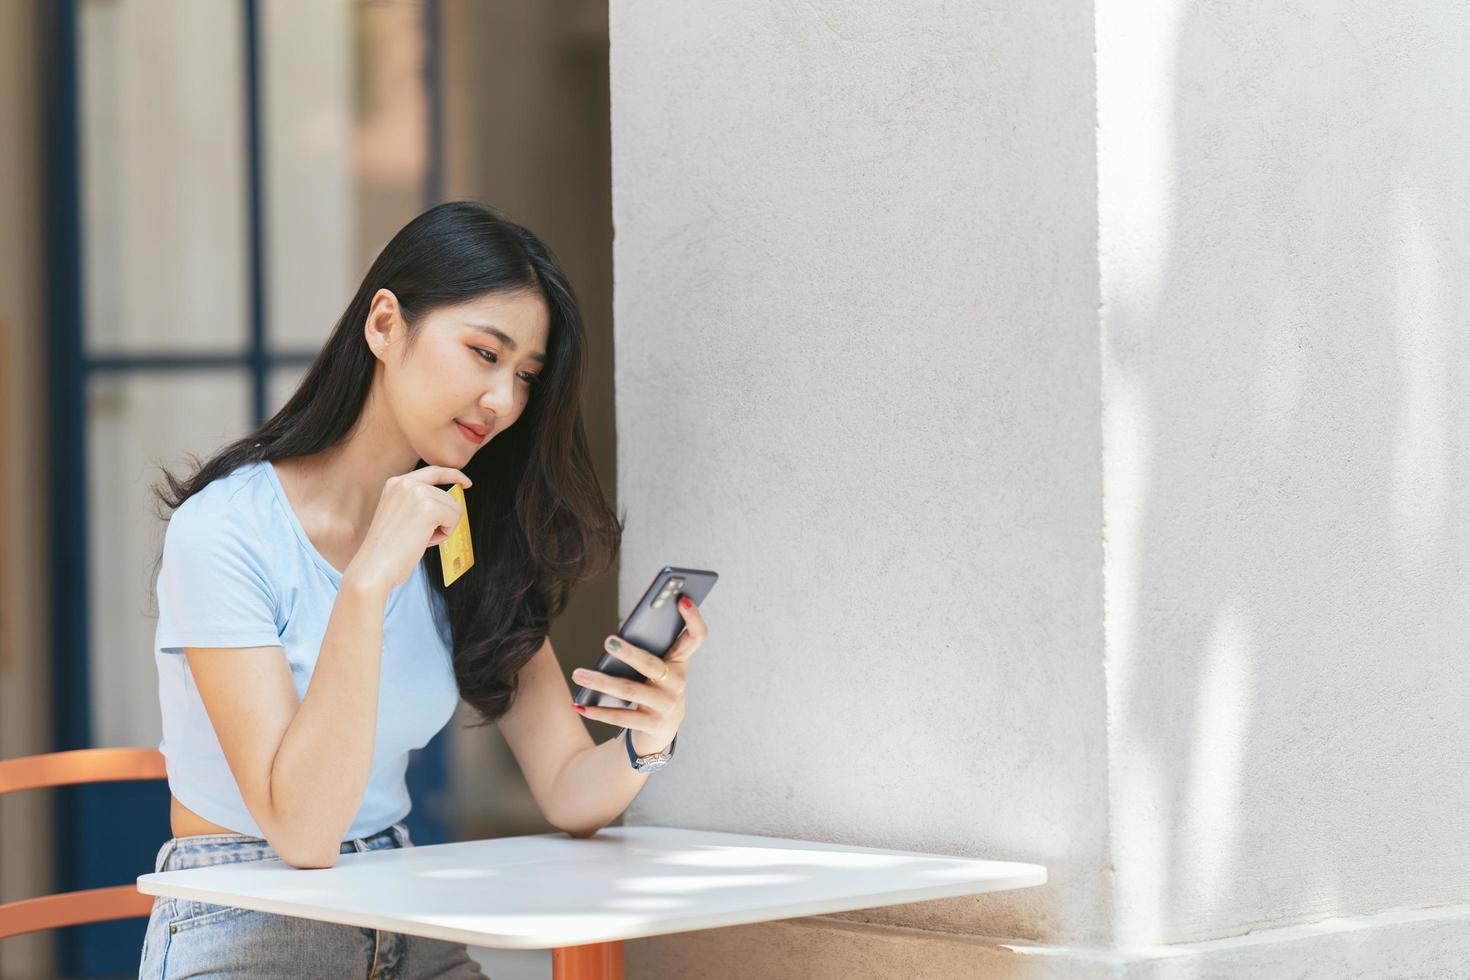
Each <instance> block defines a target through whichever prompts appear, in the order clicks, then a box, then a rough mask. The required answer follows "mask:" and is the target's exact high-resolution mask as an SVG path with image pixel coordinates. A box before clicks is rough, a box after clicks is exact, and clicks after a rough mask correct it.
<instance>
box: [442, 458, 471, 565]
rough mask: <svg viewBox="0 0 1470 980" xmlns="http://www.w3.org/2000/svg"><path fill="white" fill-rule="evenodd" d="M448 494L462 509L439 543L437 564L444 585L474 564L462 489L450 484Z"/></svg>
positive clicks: (468, 520) (467, 511)
mask: <svg viewBox="0 0 1470 980" xmlns="http://www.w3.org/2000/svg"><path fill="white" fill-rule="evenodd" d="M449 493H450V496H452V497H454V499H455V500H457V501H459V506H460V507H463V508H464V509H463V510H462V511H461V512H460V515H459V523H458V524H456V525H455V526H454V530H453V531H451V532H450V533H449V537H447V538H445V539H444V540H443V541H440V542H439V564H440V566H442V567H443V569H444V584H445V585H450V584H452V583H453V582H454V580H455V579H457V578H459V577H460V576H461V575H463V574H464V573H465V572H467V571H469V568H470V566H471V565H473V564H474V563H475V553H474V552H473V551H472V550H470V511H469V508H468V507H465V502H464V488H463V487H461V486H460V485H459V484H458V483H454V484H450V487H449Z"/></svg>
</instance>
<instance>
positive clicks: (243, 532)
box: [155, 491, 281, 653]
mask: <svg viewBox="0 0 1470 980" xmlns="http://www.w3.org/2000/svg"><path fill="white" fill-rule="evenodd" d="M202 492H203V491H201V493H202ZM212 503H213V501H209V500H201V499H197V495H196V497H191V498H190V499H188V500H186V501H184V503H183V504H182V505H180V506H179V507H178V508H177V509H176V510H175V511H174V513H173V515H172V516H171V517H170V518H169V521H168V525H167V527H166V528H165V530H164V536H163V561H162V564H161V565H160V566H159V569H158V631H157V634H156V637H155V643H156V645H157V646H158V648H159V649H160V650H161V651H163V652H164V653H183V652H184V647H254V646H272V645H276V644H279V643H280V642H281V635H280V630H279V629H278V628H277V626H276V609H277V602H276V596H275V591H274V589H273V588H272V586H271V578H270V574H269V563H268V562H267V560H266V555H265V554H264V552H263V550H262V547H261V542H260V541H259V536H258V535H257V534H256V533H255V532H254V530H253V529H252V528H251V527H250V526H249V524H248V522H246V521H244V520H242V519H241V517H240V516H239V515H237V514H235V513H232V512H229V511H228V510H221V509H219V508H216V507H213V506H206V505H210V504H212Z"/></svg>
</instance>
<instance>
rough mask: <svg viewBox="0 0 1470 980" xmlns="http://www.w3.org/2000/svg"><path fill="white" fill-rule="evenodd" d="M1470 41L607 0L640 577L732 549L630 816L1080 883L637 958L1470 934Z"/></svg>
mask: <svg viewBox="0 0 1470 980" xmlns="http://www.w3.org/2000/svg"><path fill="white" fill-rule="evenodd" d="M1094 18H1095V19H1094ZM1467 28H1470V13H1466V12H1465V11H1464V10H1463V9H1462V8H1461V7H1459V6H1456V5H1452V4H1450V3H1448V2H1436V3H1418V4H1409V5H1390V6H1388V7H1384V6H1381V5H1380V6H1377V7H1375V6H1371V5H1364V4H1352V5H1349V4H1346V3H1341V2H1331V0H1329V2H1326V3H1322V2H1315V0H1314V2H1313V3H1310V4H1309V3H1307V2H1305V0H1296V2H1293V3H1290V4H1285V5H1280V4H1278V5H1274V6H1268V7H1252V8H1250V9H1245V8H1241V7H1231V6H1228V5H1227V6H1223V7H1222V6H1219V5H1215V6H1207V5H1191V4H1187V3H1185V2H1183V0H1170V2H1162V0H1154V2H1144V3H1132V2H1127V3H1125V2H1122V0H1101V2H1099V3H1097V4H1096V5H1094V4H1091V3H1080V2H1074V3H1068V2H1061V0H1052V2H1046V3H1040V4H1034V5H1015V4H1000V3H996V2H993V0H992V2H988V3H981V4H965V5H960V4H953V3H942V2H937V0H936V2H927V3H912V4H903V5H894V4H887V3H882V2H879V0H861V2H851V0H849V2H845V3H841V4H838V3H831V2H814V3H806V4H799V5H784V4H715V3H712V2H705V3H690V2H682V3H676V2H658V3H654V2H639V3H632V2H627V0H622V2H615V3H613V5H612V17H611V38H612V59H611V62H612V79H611V82H612V120H613V179H614V221H615V229H616V239H615V277H616V285H615V303H614V308H615V317H616V339H617V347H618V350H617V397H618V433H619V486H620V500H621V502H622V503H623V504H624V505H625V506H626V507H627V508H628V512H629V517H630V520H629V527H628V535H627V538H626V550H625V554H624V561H623V566H622V567H623V572H622V576H623V578H622V593H623V599H624V601H623V603H622V605H624V606H627V605H629V604H631V602H632V600H633V599H634V598H636V596H637V594H638V593H639V592H640V591H641V589H642V588H643V586H644V585H645V583H646V581H647V579H648V577H649V576H650V575H651V574H652V572H653V571H654V570H655V569H656V568H658V567H659V566H661V565H662V564H665V563H680V564H691V565H701V566H707V567H712V568H715V569H717V570H718V571H720V572H721V574H722V579H721V582H720V585H719V586H718V587H717V589H716V591H715V593H714V594H713V596H712V597H711V600H710V602H709V603H708V605H707V607H706V610H707V614H708V616H709V619H710V621H711V624H712V626H713V629H714V631H715V632H714V636H713V637H712V639H711V640H710V642H709V643H708V644H707V645H706V646H705V648H704V649H703V650H701V651H700V654H699V655H698V656H697V657H696V662H695V667H694V671H693V674H692V678H691V684H692V686H691V690H690V706H689V717H688V721H687V722H686V725H685V729H684V733H683V735H682V736H681V741H680V746H679V748H680V753H679V757H678V761H677V763H676V765H674V766H672V767H670V769H668V770H666V771H665V772H664V773H661V774H660V775H659V776H658V777H656V778H655V779H653V780H651V781H650V783H649V785H648V787H647V788H646V789H645V790H644V791H643V793H642V794H641V795H640V796H639V798H638V799H637V801H635V803H634V805H633V807H632V808H631V809H630V811H629V813H628V818H627V819H628V820H629V822H635V823H670V824H680V825H686V826H694V827H707V828H713V829H726V830H739V831H747V832H756V833H770V834H781V835H791V836H805V837H811V838H816V839H828V840H839V841H844V842H852V843H864V844H874V845H881V846H892V847H913V848H918V849H933V850H939V851H949V852H952V853H956V854H967V855H983V856H988V857H996V858H1005V859H1015V860H1029V861H1036V862H1039V863H1042V864H1045V865H1047V866H1048V867H1049V869H1050V870H1051V882H1050V883H1049V884H1048V885H1047V886H1046V887H1044V888H1038V889H1032V890H1027V891H1021V892H1017V893H1014V894H1011V895H1005V896H993V897H990V898H985V899H973V900H953V901H946V902H928V903H921V904H917V905H910V906H903V907H896V908H887V909H880V910H869V911H866V912H863V913H853V914H848V915H844V916H841V917H819V918H814V919H808V920H801V921H800V923H797V924H782V925H774V924H773V925H765V926H753V927H740V928H737V929H724V930H712V931H709V932H707V933H701V934H696V935H693V936H688V937H682V938H677V939H673V938H670V939H655V940H640V941H638V942H635V943H631V944H629V961H630V970H632V971H634V972H636V973H637V974H638V975H641V976H651V977H653V976H679V977H682V978H697V977H710V978H728V977H747V976H748V977H757V976H760V977H768V976H777V975H780V976H792V977H798V976H799V977H825V976H832V977H837V976H842V977H851V976H875V977H877V976H894V975H903V976H912V977H920V976H925V977H939V976H944V977H949V976H985V977H992V976H994V977H1027V978H1032V977H1053V976H1054V977H1059V978H1060V977H1068V978H1076V977H1094V976H1095V977H1100V978H1101V977H1109V978H1112V977H1124V976H1127V977H1131V978H1143V977H1148V978H1160V980H1163V978H1179V977H1237V976H1238V977H1271V976H1304V977H1305V976H1310V977H1313V978H1317V977H1321V978H1323V980H1326V978H1328V977H1338V976H1345V975H1351V973H1361V974H1362V975H1365V976H1367V975H1371V976H1375V977H1380V976H1381V977H1413V976H1425V977H1427V976H1431V975H1433V976H1440V975H1444V976H1449V975H1454V972H1453V971H1454V969H1455V968H1456V967H1455V964H1460V965H1463V963H1464V961H1465V956H1466V953H1467V950H1470V928H1467V923H1470V915H1467V914H1466V907H1456V906H1455V904H1454V903H1465V902H1467V901H1470V887H1467V885H1470V835H1467V834H1465V833H1464V830H1463V827H1464V817H1463V814H1464V813H1465V812H1466V810H1467V808H1470V807H1467V804H1470V778H1467V777H1470V772H1467V764H1466V762H1465V760H1466V758H1467V749H1470V729H1467V724H1466V722H1465V720H1464V719H1465V716H1464V712H1463V711H1461V710H1458V708H1459V705H1460V704H1461V703H1462V702H1463V691H1464V680H1463V678H1464V676H1465V669H1466V667H1467V666H1470V662H1467V655H1466V651H1465V644H1464V641H1463V637H1464V636H1465V633H1466V627H1467V625H1470V624H1467V622H1466V619H1467V609H1470V603H1467V602H1466V600H1467V598H1470V596H1467V584H1466V583H1467V576H1466V573H1465V569H1466V565H1467V562H1466V555H1467V552H1470V547H1467V545H1470V521H1467V520H1466V513H1465V510H1466V504H1465V501H1464V499H1463V498H1464V495H1463V494H1457V493H1456V492H1455V491H1456V488H1457V487H1461V486H1464V485H1465V484H1466V480H1465V477H1466V475H1467V474H1466V469H1467V463H1470V455H1467V451H1466V446H1465V441H1464V437H1463V436H1462V435H1461V433H1463V432H1465V431H1467V430H1470V427H1467V425H1466V422H1467V421H1470V418H1467V415H1470V398H1467V392H1470V385H1467V378H1466V374H1467V371H1470V360H1467V358H1466V353H1467V351H1466V346H1467V343H1470V333H1467V332H1466V331H1465V330H1464V329H1463V325H1464V321H1465V313H1466V287H1465V286H1464V285H1463V284H1462V281H1461V280H1462V279H1463V277H1462V276H1459V275H1458V274H1457V273H1458V271H1459V269H1460V267H1461V266H1462V264H1463V261H1462V260H1463V259H1464V257H1465V255H1464V253H1465V250H1466V242H1467V241H1470V236H1467V234H1466V232H1467V230H1470V229H1467V228H1466V217H1467V207H1470V205H1467V200H1470V199H1467V198H1466V197H1465V195H1464V194H1463V193H1460V192H1459V190H1460V188H1461V187H1462V186H1463V185H1464V184H1465V181H1464V180H1463V178H1464V177H1465V176H1467V175H1466V173H1465V171H1466V169H1467V167H1470V143H1467V141H1466V140H1465V138H1464V137H1465V135H1466V127H1467V126H1470V117H1467V116H1466V115H1465V113H1464V112H1463V111H1462V109H1461V107H1460V105H1459V103H1460V102H1461V101H1462V98H1463V92H1465V91H1466V90H1467V86H1466V84H1465V82H1466V81H1467V79H1466V77H1465V75H1466V72H1467V71H1470V67H1467V66H1470V62H1467V61H1466V59H1465V58H1464V57H1463V53H1464V51H1465V50H1467V46H1466V43H1465V42H1466V41H1467V39H1470V38H1467V35H1470V30H1467ZM1094 44H1096V58H1095V61H1094ZM1094 78H1095V79H1096V81H1097V84H1096V88H1094ZM1457 327H1459V328H1460V329H1456V328H1457ZM1428 906H1437V907H1438V908H1436V909H1434V910H1433V911H1423V912H1405V911H1401V910H1404V909H1416V908H1422V907H1428ZM839 919H841V920H847V921H838V920H839ZM899 927H914V928H917V929H922V930H927V931H926V932H920V933H913V932H909V931H906V929H904V928H899ZM1247 933H1249V935H1245V934H1247ZM942 934H949V935H947V936H946V935H942ZM987 937H989V938H987ZM1344 971H1346V972H1344Z"/></svg>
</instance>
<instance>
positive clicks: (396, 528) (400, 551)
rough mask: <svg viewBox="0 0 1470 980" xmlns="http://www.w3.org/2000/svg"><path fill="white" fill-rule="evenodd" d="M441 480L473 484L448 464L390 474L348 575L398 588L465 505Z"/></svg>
mask: <svg viewBox="0 0 1470 980" xmlns="http://www.w3.org/2000/svg"><path fill="white" fill-rule="evenodd" d="M436 483H458V484H459V485H460V486H462V487H468V486H469V485H470V478H469V477H467V476H465V475H464V473H463V472H461V471H460V470H456V469H453V468H451V467H448V466H423V467H420V468H419V469H416V470H410V471H409V472H407V473H402V474H400V475H398V476H392V477H389V478H388V482H387V483H386V484H384V486H383V495H382V496H381V497H379V498H378V509H377V510H376V511H375V512H374V513H373V520H372V523H371V524H369V525H368V531H367V535H366V536H365V537H364V538H363V541H362V544H361V545H359V546H358V549H357V554H355V555H353V556H352V561H351V562H349V563H348V565H347V569H346V571H344V572H343V573H342V577H343V579H344V581H345V580H346V579H347V578H348V577H349V576H350V577H351V578H352V580H353V581H355V582H359V583H366V584H369V585H372V584H376V585H378V586H379V587H381V588H384V589H388V590H392V589H394V588H396V587H398V586H399V585H401V584H403V583H404V582H406V581H408V577H409V576H410V575H412V574H413V569H414V566H415V565H417V564H418V563H419V561H420V560H421V559H422V558H423V557H424V552H425V551H426V550H428V549H429V548H432V547H433V546H434V545H436V544H438V543H439V542H441V541H443V540H444V539H445V538H447V537H449V535H450V533H451V532H453V530H454V528H455V526H456V525H457V524H458V523H459V518H460V514H461V513H463V508H461V507H460V506H459V503H458V502H457V501H456V500H455V499H454V498H453V497H452V496H450V494H449V491H448V490H440V489H439V488H438V487H437V486H435V484H436Z"/></svg>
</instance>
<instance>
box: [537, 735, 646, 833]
mask: <svg viewBox="0 0 1470 980" xmlns="http://www.w3.org/2000/svg"><path fill="white" fill-rule="evenodd" d="M625 737H626V736H624V735H623V733H622V732H621V731H620V732H618V734H617V735H615V736H613V737H612V738H610V739H608V740H607V741H606V742H603V743H602V744H600V745H594V746H593V747H592V748H590V749H583V750H582V751H581V752H578V753H577V754H576V755H574V756H572V758H571V759H570V760H568V762H567V764H566V766H564V767H563V768H562V771H561V773H560V774H559V775H558V776H557V777H556V786H555V788H554V789H553V791H552V799H553V801H554V802H553V804H552V805H551V806H550V807H548V810H549V812H550V813H552V814H554V815H555V817H556V819H555V821H554V823H555V824H556V826H557V827H560V828H561V829H562V830H565V831H566V832H567V833H569V834H571V835H572V836H573V837H589V836H591V835H592V834H594V833H596V832H597V831H598V830H599V829H600V828H602V827H606V826H607V825H608V824H610V823H612V822H613V820H615V819H616V818H617V816H618V814H620V813H622V812H623V811H624V810H626V809H627V808H628V804H629V803H632V802H633V797H635V796H637V795H638V791H639V790H641V789H642V788H643V784H644V783H646V782H648V776H649V774H648V773H646V772H638V771H637V770H636V769H634V768H633V767H632V765H631V764H629V762H628V749H627V747H626V746H625V745H624V744H623V739H624V738H625ZM642 737H643V733H641V732H634V733H633V750H634V751H635V752H637V753H638V754H639V755H651V754H653V753H655V752H660V751H662V750H663V749H664V748H666V747H667V746H666V745H664V746H659V745H644V744H643V743H642Z"/></svg>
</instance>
